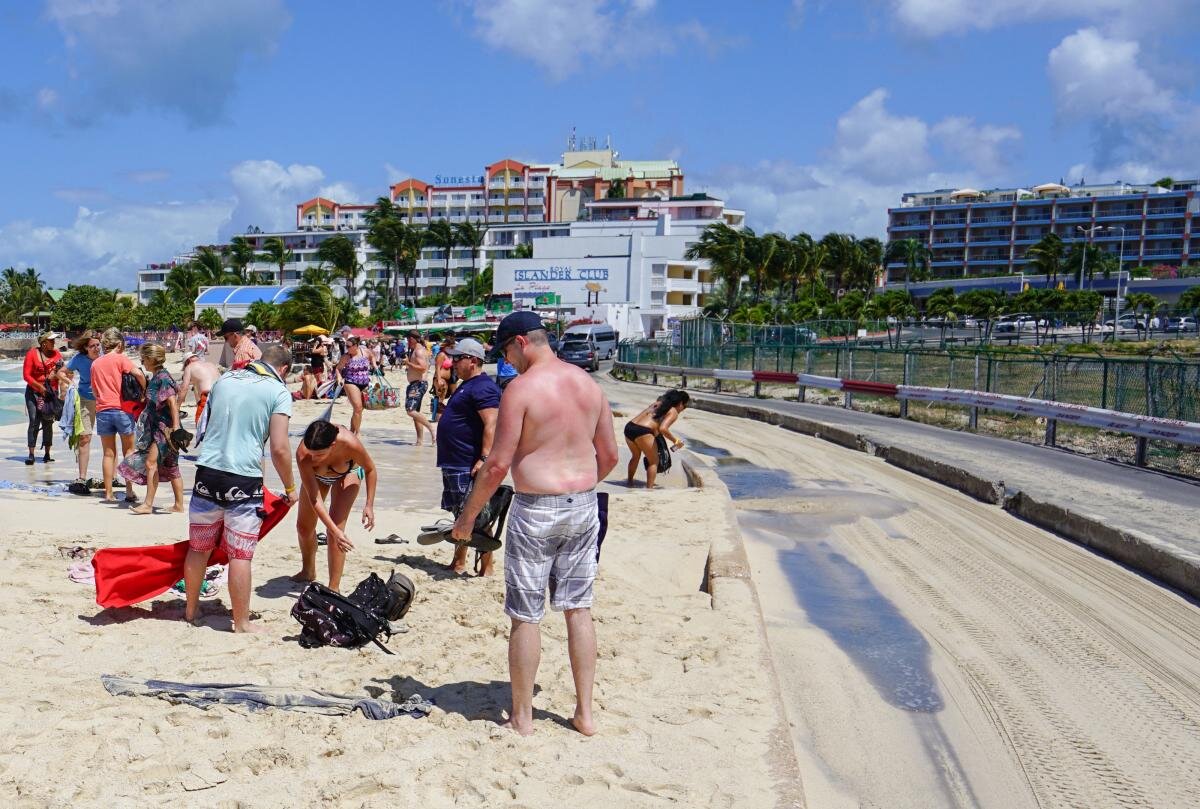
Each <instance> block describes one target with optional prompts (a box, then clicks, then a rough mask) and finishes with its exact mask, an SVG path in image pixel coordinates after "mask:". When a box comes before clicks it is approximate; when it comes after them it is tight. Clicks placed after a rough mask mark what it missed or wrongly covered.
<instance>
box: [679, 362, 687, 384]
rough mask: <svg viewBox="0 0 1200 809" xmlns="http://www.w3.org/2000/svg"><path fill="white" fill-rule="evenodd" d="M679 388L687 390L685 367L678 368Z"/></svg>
mask: <svg viewBox="0 0 1200 809" xmlns="http://www.w3.org/2000/svg"><path fill="white" fill-rule="evenodd" d="M679 387H680V388H687V368H686V367H685V366H680V368H679Z"/></svg>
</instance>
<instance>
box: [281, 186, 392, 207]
mask: <svg viewBox="0 0 1200 809" xmlns="http://www.w3.org/2000/svg"><path fill="white" fill-rule="evenodd" d="M317 194H318V195H320V196H322V197H325V199H331V200H333V201H334V202H339V203H342V204H345V203H358V202H365V201H366V200H364V199H362V197H360V196H359V195H358V191H356V190H355V189H354V186H352V185H350V184H349V183H330V184H329V185H323V186H321V187H320V188H318V189H317ZM371 201H372V202H373V201H374V197H372V198H371ZM296 202H303V200H296Z"/></svg>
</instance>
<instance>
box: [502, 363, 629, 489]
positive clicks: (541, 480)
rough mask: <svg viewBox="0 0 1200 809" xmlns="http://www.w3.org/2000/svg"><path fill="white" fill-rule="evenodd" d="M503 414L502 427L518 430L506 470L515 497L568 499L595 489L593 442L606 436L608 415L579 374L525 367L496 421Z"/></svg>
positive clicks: (555, 367)
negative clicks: (508, 423) (507, 423)
mask: <svg viewBox="0 0 1200 809" xmlns="http://www.w3.org/2000/svg"><path fill="white" fill-rule="evenodd" d="M506 411H507V419H505V420H506V421H507V420H508V419H519V421H517V423H518V424H520V435H521V438H520V441H519V442H518V444H517V449H516V452H515V453H514V455H513V461H512V467H511V469H510V472H511V474H512V478H513V483H514V484H515V488H516V490H517V491H518V492H523V493H525V494H569V493H571V492H585V491H589V490H591V489H593V488H594V487H595V486H596V483H597V480H596V476H597V464H596V444H595V441H596V438H597V434H598V433H600V432H601V431H607V433H608V434H609V435H610V436H611V434H612V432H613V426H612V412H611V411H610V409H609V406H608V400H607V399H606V398H605V397H604V394H603V392H602V391H601V390H600V387H599V386H598V385H597V384H596V383H595V382H594V381H592V379H591V377H589V376H588V375H587V373H586V372H585V371H583V370H582V369H581V368H576V367H575V366H573V365H568V364H567V363H565V362H561V361H558V360H556V359H555V360H551V361H548V362H541V363H537V364H536V365H533V366H531V367H530V368H529V369H527V370H526V371H525V372H524V373H522V374H521V375H520V376H518V377H517V378H516V379H514V380H513V381H512V382H511V383H509V385H508V387H507V388H505V391H504V399H503V401H502V403H501V410H500V412H501V414H502V418H504V416H505V413H506ZM601 437H602V438H603V436H601ZM610 440H612V441H613V442H614V450H615V439H611V438H610ZM614 454H615V452H614Z"/></svg>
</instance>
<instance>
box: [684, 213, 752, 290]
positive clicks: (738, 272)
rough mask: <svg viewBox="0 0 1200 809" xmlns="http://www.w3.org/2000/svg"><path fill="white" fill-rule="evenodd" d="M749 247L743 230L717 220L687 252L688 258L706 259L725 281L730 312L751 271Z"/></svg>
mask: <svg viewBox="0 0 1200 809" xmlns="http://www.w3.org/2000/svg"><path fill="white" fill-rule="evenodd" d="M745 247H746V240H745V237H744V236H743V233H742V231H739V230H737V229H736V228H732V227H730V226H729V225H727V224H726V223H724V222H714V223H713V224H711V225H709V226H708V227H706V228H705V229H704V230H703V231H701V233H700V238H699V240H698V241H696V242H694V243H692V244H690V245H688V248H687V250H686V251H685V252H684V258H686V259H687V260H688V261H697V260H704V261H707V262H708V263H709V266H710V267H712V270H713V273H714V274H715V275H716V276H717V278H718V279H719V280H720V282H721V289H722V292H723V297H724V298H725V308H726V309H727V310H729V311H730V312H733V311H734V310H735V309H736V308H737V299H738V293H739V292H740V291H741V286H742V277H743V276H745V275H746V271H747V262H746V249H745Z"/></svg>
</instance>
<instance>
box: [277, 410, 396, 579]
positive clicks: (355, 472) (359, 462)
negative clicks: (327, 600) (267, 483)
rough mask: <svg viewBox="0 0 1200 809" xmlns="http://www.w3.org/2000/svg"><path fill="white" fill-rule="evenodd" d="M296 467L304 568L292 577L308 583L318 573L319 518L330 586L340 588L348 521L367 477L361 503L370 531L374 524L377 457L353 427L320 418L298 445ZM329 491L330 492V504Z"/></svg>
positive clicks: (298, 526)
mask: <svg viewBox="0 0 1200 809" xmlns="http://www.w3.org/2000/svg"><path fill="white" fill-rule="evenodd" d="M296 468H297V469H298V470H299V471H300V514H299V516H298V517H297V518H296V535H297V537H298V538H299V541H300V559H301V567H300V572H299V573H297V574H296V575H295V576H292V579H293V580H294V581H302V582H308V581H315V580H316V578H317V520H318V519H319V520H320V521H321V522H322V523H324V524H325V530H326V532H327V534H326V537H327V539H326V544H327V546H328V550H329V589H330V590H333V591H335V592H341V589H340V588H341V586H342V570H343V569H344V568H345V566H346V554H347V552H349V551H352V550H354V543H353V542H351V541H350V539H349V538H348V537H347V536H346V522H347V521H348V520H349V518H350V509H351V508H353V506H354V501H355V500H357V499H358V490H359V488H360V487H361V485H362V483H363V481H364V480H365V481H366V483H367V501H366V503H364V504H363V512H362V524H363V528H365V529H367V530H368V531H370V530H372V529H373V528H374V527H375V486H376V484H377V483H378V481H379V476H378V474H377V473H376V472H375V462H374V461H373V460H371V455H370V453H368V452H367V448H366V447H364V446H363V443H362V441H360V440H359V438H358V434H357V433H355V432H354V431H353V430H348V429H346V428H345V427H339V426H337V425H336V424H331V423H330V422H328V421H325V420H324V419H317V420H316V421H314V422H313V423H312V424H309V425H308V428H307V429H306V430H305V431H304V437H303V438H302V439H301V440H300V446H298V447H296ZM326 494H329V495H330V497H329V508H328V509H326V508H325V495H326Z"/></svg>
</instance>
